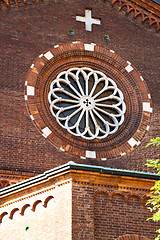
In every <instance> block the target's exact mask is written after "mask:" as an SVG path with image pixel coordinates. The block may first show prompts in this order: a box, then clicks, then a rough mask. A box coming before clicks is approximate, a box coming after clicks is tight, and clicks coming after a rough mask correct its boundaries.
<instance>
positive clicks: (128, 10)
mask: <svg viewBox="0 0 160 240" xmlns="http://www.w3.org/2000/svg"><path fill="white" fill-rule="evenodd" d="M105 2H106V3H107V2H108V3H110V5H111V6H112V7H113V8H115V9H117V10H118V12H120V11H121V12H123V13H124V14H125V15H126V16H128V17H130V15H131V18H132V20H133V21H135V22H136V23H139V24H141V25H145V26H147V28H148V29H151V28H152V29H154V30H155V32H156V33H159V31H160V5H158V4H156V3H154V2H152V1H150V0H105Z"/></svg>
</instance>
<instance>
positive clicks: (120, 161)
mask: <svg viewBox="0 0 160 240" xmlns="http://www.w3.org/2000/svg"><path fill="white" fill-rule="evenodd" d="M85 8H92V15H93V17H96V18H101V21H102V25H100V26H98V25H93V31H92V32H87V31H85V28H84V23H81V22H76V20H75V18H76V15H84V10H85ZM0 21H1V25H0V33H1V44H0V52H1V57H0V61H1V95H2V97H1V99H2V100H1V110H2V124H1V126H2V146H1V150H0V151H1V155H2V158H1V160H0V166H1V168H2V169H6V170H7V169H10V170H13V171H16V170H18V171H26V172H27V171H28V172H33V171H35V172H43V171H45V170H48V169H50V168H53V167H55V166H59V165H61V164H63V163H66V162H68V161H69V160H73V161H76V162H78V163H86V164H95V165H104V166H108V167H114V168H122V169H131V170H139V171H148V170H147V167H146V166H145V160H146V158H150V157H157V153H156V149H155V148H150V149H146V148H145V145H146V143H147V142H148V141H149V139H151V138H152V137H155V136H156V135H158V133H159V129H160V122H159V102H160V99H159V89H158V88H157V86H158V82H159V46H160V44H159V40H160V39H159V36H158V34H156V33H154V32H153V31H152V30H146V29H145V28H144V27H143V26H140V25H136V24H135V23H133V22H131V21H130V20H129V19H128V18H127V17H126V16H124V15H121V14H119V13H118V12H117V11H115V10H114V9H112V8H111V7H110V6H109V5H108V4H106V3H104V1H101V0H98V1H95V0H89V1H87V0H85V1H83V4H82V2H81V1H65V2H64V1H52V2H45V3H39V4H37V5H36V4H35V5H28V6H21V7H20V8H18V9H16V8H11V9H10V10H8V11H1V12H0ZM69 29H73V30H74V31H75V35H74V36H70V35H69V34H68V30H69ZM105 34H107V35H109V36H110V41H109V42H106V41H105V40H104V39H103V37H104V35H105ZM75 40H80V41H82V42H86V43H90V42H95V43H97V44H100V45H102V46H106V47H107V48H109V49H113V50H115V51H116V52H117V53H118V54H120V55H121V56H122V57H124V58H126V59H127V60H129V61H130V62H131V63H132V64H133V65H134V66H135V67H136V68H137V69H138V71H139V72H140V73H141V74H142V76H143V78H144V79H145V81H146V83H147V85H148V88H149V91H150V93H151V97H152V102H153V115H152V123H151V128H150V130H149V132H148V133H147V134H146V135H145V137H144V138H143V141H142V143H141V145H139V146H138V147H137V148H136V149H135V150H133V151H132V152H131V153H129V154H127V155H126V156H123V157H120V158H117V159H112V160H108V161H106V162H100V161H96V160H92V159H88V160H83V159H79V158H76V157H73V156H71V155H68V154H67V153H64V152H63V153H62V152H60V151H58V150H57V149H56V148H55V147H54V146H52V145H51V144H50V143H49V142H48V141H47V139H44V138H43V137H42V136H41V135H40V133H39V132H38V131H37V129H36V127H35V126H34V125H33V123H32V121H31V120H30V117H29V115H28V112H27V110H26V106H25V101H24V83H25V77H26V74H27V71H28V69H29V67H30V65H31V64H32V62H33V61H34V60H35V58H36V57H37V56H39V55H40V54H41V53H42V52H43V51H44V50H47V49H49V48H51V47H52V46H53V45H55V44H59V43H66V42H71V41H75Z"/></svg>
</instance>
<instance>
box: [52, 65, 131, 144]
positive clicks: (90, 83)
mask: <svg viewBox="0 0 160 240" xmlns="http://www.w3.org/2000/svg"><path fill="white" fill-rule="evenodd" d="M48 101H49V104H50V110H51V113H52V115H53V116H54V117H55V118H56V121H57V122H58V123H59V124H60V125H61V126H62V127H63V128H65V129H66V130H67V131H68V132H69V133H71V134H73V135H75V136H80V137H82V138H84V139H87V140H91V139H96V138H97V139H102V138H105V137H107V136H108V135H109V134H113V133H115V132H116V131H117V130H118V127H119V126H120V125H121V124H122V123H123V121H124V114H125V111H126V105H125V102H124V97H123V93H122V92H121V90H120V89H118V87H117V85H116V83H115V82H114V81H113V80H112V79H111V78H109V77H107V76H106V75H105V74H104V73H102V72H101V71H96V70H93V69H91V68H87V67H83V68H78V67H76V68H70V69H68V70H67V71H63V72H61V73H59V74H58V76H57V78H56V79H55V80H53V81H52V83H51V85H50V91H49V93H48Z"/></svg>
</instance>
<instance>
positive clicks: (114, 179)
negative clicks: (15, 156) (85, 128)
mask: <svg viewBox="0 0 160 240" xmlns="http://www.w3.org/2000/svg"><path fill="white" fill-rule="evenodd" d="M70 179H72V181H73V182H75V183H80V184H85V185H87V184H89V185H94V186H102V187H111V188H115V189H117V190H120V191H128V190H131V189H133V191H142V192H143V191H146V192H149V190H150V187H151V186H152V185H153V184H154V182H155V180H159V179H160V176H159V175H158V174H154V173H144V172H134V171H128V170H121V169H112V168H105V167H101V166H91V165H83V164H77V163H74V162H69V163H67V164H64V165H62V166H59V167H57V168H54V169H51V170H49V171H47V172H44V173H43V174H40V175H38V176H35V177H33V178H30V179H27V180H25V181H22V182H19V183H17V184H14V185H11V186H8V187H6V188H4V189H1V190H0V198H1V199H2V201H1V202H5V201H6V199H9V200H11V199H13V198H15V197H16V198H17V197H19V196H23V195H25V194H29V193H32V192H34V191H37V190H41V189H44V188H46V187H47V188H48V187H49V186H52V185H56V186H61V185H63V184H64V183H65V182H66V181H67V180H69V181H70Z"/></svg>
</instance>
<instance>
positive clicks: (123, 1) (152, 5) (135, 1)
mask: <svg viewBox="0 0 160 240" xmlns="http://www.w3.org/2000/svg"><path fill="white" fill-rule="evenodd" d="M43 2H44V1H43V0H38V1H36V0H19V1H18V0H2V1H1V2H0V11H2V10H11V9H13V8H25V7H26V6H29V5H37V4H42V3H43ZM48 2H50V3H51V4H54V3H53V2H52V1H51V0H48ZM103 2H105V3H108V4H109V5H110V6H111V7H113V8H116V9H117V10H118V12H120V11H122V12H124V13H125V15H127V16H129V15H130V14H131V13H132V14H133V13H134V14H133V16H132V19H133V20H135V21H136V22H138V23H139V24H142V25H143V24H144V23H145V25H146V23H147V27H148V29H150V28H153V29H154V30H155V32H156V33H158V32H159V31H160V4H159V3H158V1H157V0H153V1H152V0H103Z"/></svg>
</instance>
